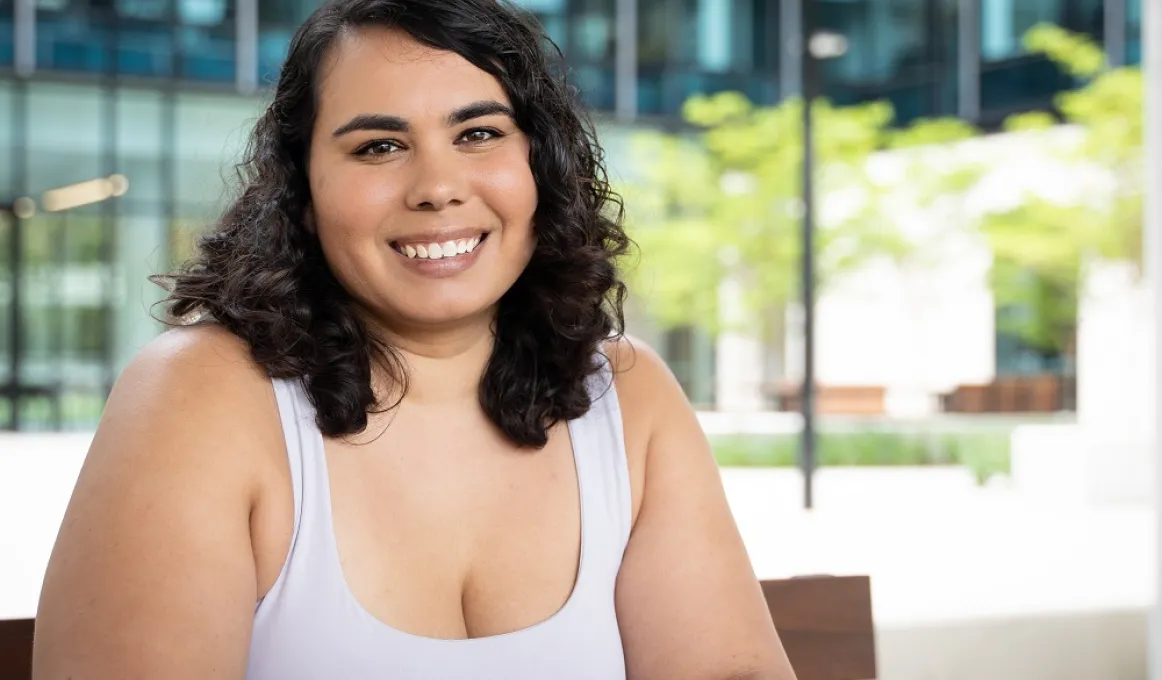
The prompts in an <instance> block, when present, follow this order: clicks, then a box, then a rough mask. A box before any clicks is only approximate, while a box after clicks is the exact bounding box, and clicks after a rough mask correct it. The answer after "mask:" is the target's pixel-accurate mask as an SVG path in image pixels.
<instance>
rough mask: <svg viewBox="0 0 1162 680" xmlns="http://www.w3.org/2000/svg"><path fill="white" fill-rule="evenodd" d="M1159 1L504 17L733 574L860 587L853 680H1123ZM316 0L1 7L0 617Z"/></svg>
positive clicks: (97, 1)
mask: <svg viewBox="0 0 1162 680" xmlns="http://www.w3.org/2000/svg"><path fill="white" fill-rule="evenodd" d="M1156 1H1157V0H811V1H809V2H806V3H804V2H802V1H801V0H525V1H524V2H520V3H518V4H521V5H523V6H524V7H525V8H527V9H528V10H529V11H531V12H532V13H534V14H535V15H536V16H537V17H538V18H539V20H540V21H541V23H542V24H543V25H544V27H545V28H546V29H547V32H548V34H549V35H550V37H551V38H552V39H553V40H554V41H555V42H556V43H557V44H558V45H559V46H560V47H561V48H562V50H563V51H564V53H565V55H566V57H567V60H568V63H569V67H570V76H569V77H570V79H571V81H572V82H573V84H574V85H575V86H576V87H577V88H578V90H579V92H580V95H581V97H582V98H583V99H584V101H585V102H586V103H587V104H588V105H589V106H590V107H591V109H592V111H593V115H594V117H595V120H596V122H597V125H598V127H599V131H600V135H601V139H602V141H603V142H604V145H605V148H606V152H607V156H608V158H607V160H608V164H609V168H610V175H611V180H612V181H613V183H614V184H615V185H616V187H617V188H618V190H619V191H621V192H622V193H623V195H624V196H625V198H626V208H627V225H628V229H629V231H630V233H631V236H632V237H633V238H634V240H635V241H636V242H637V244H638V246H639V250H638V252H636V253H635V254H634V256H633V257H632V258H631V259H630V261H628V262H626V263H625V265H626V272H627V276H628V278H629V279H630V281H631V284H632V285H631V290H632V293H633V295H632V298H631V300H630V310H629V312H630V314H629V316H630V318H629V328H628V330H629V332H630V333H632V334H634V335H636V336H639V337H641V338H643V339H645V340H646V341H647V342H648V343H650V344H651V345H652V346H653V347H655V348H656V349H658V350H659V351H660V352H661V353H662V355H663V356H664V357H665V359H666V360H667V362H668V363H669V365H670V367H671V368H672V370H673V371H674V373H675V374H676V375H677V377H678V379H679V381H680V382H681V384H682V386H683V388H684V389H685V390H686V393H687V395H688V396H689V398H690V400H691V401H692V403H693V404H694V405H695V407H696V408H697V409H698V411H699V416H700V418H701V419H702V423H703V426H704V428H705V430H706V432H707V434H708V436H709V437H710V439H711V442H712V444H713V446H714V451H715V454H716V456H717V457H718V460H719V462H720V464H721V466H722V474H723V479H724V482H725V484H726V487H727V491H728V494H729V496H730V501H731V505H732V508H733V509H734V512H735V515H736V518H737V519H738V522H739V524H740V527H741V529H742V531H743V534H744V538H745V539H746V541H747V547H748V550H749V551H750V553H751V557H752V561H753V563H754V565H755V569H756V571H757V572H758V573H759V575H760V576H761V577H763V578H769V577H789V576H799V575H804V574H819V573H827V574H867V575H870V577H871V584H872V595H873V606H874V613H875V624H876V635H877V649H878V652H879V673H880V677H881V678H885V679H887V680H913V679H915V680H921V679H954V678H955V679H960V678H965V679H969V678H972V679H974V680H979V679H980V678H989V679H990V680H997V679H1007V678H1013V679H1014V680H1016V679H1020V680H1037V679H1040V678H1053V679H1054V680H1062V679H1066V678H1077V679H1078V680H1122V679H1126V680H1139V679H1142V678H1145V677H1147V674H1148V664H1147V658H1148V653H1147V648H1148V646H1149V645H1148V633H1147V631H1148V626H1147V621H1148V612H1149V610H1150V608H1151V607H1152V604H1153V602H1154V594H1155V581H1156V579H1157V576H1156V574H1157V569H1156V566H1155V564H1156V562H1155V557H1154V552H1155V547H1156V546H1155V543H1156V541H1155V536H1156V526H1157V522H1156V521H1155V515H1154V512H1153V510H1152V506H1151V501H1152V497H1153V488H1154V484H1153V479H1154V470H1155V465H1154V463H1155V460H1156V459H1157V457H1158V454H1157V449H1156V447H1154V442H1153V426H1154V422H1155V416H1156V413H1157V404H1158V401H1157V398H1156V388H1155V381H1154V370H1155V367H1156V362H1155V359H1154V351H1155V350H1154V345H1153V341H1152V338H1153V337H1154V335H1153V332H1154V331H1153V328H1154V321H1155V319H1154V316H1155V315H1154V308H1153V306H1152V304H1153V303H1152V300H1154V299H1155V298H1154V297H1153V296H1152V295H1151V292H1150V289H1149V286H1148V284H1149V283H1150V281H1151V279H1150V278H1148V277H1147V276H1146V275H1145V274H1146V273H1147V272H1146V269H1145V267H1144V259H1143V258H1144V253H1145V252H1147V250H1148V248H1147V247H1146V245H1144V244H1148V243H1149V238H1144V236H1143V235H1144V233H1146V231H1145V230H1144V229H1143V223H1144V220H1145V216H1146V215H1147V213H1148V212H1149V210H1148V209H1147V208H1145V207H1144V206H1148V205H1150V201H1152V200H1154V197H1153V195H1151V196H1150V197H1149V198H1147V196H1146V185H1147V177H1150V176H1152V177H1154V178H1155V180H1157V179H1158V177H1159V175H1158V174H1157V173H1155V174H1153V175H1151V174H1150V171H1149V168H1148V167H1147V160H1148V159H1150V158H1151V157H1154V158H1157V157H1159V155H1160V152H1162V147H1160V148H1157V149H1155V151H1154V152H1153V153H1152V154H1146V153H1144V139H1146V138H1149V134H1146V133H1145V132H1144V128H1145V127H1148V126H1147V125H1144V123H1147V122H1148V120H1147V118H1146V117H1144V115H1143V107H1144V101H1145V99H1146V90H1145V88H1144V83H1146V80H1145V79H1144V78H1143V75H1142V70H1141V68H1140V63H1141V61H1142V54H1143V49H1142V45H1143V37H1142V36H1143V19H1142V17H1143V10H1144V5H1147V4H1149V3H1154V2H1156ZM316 6H317V2H314V1H312V0H0V427H2V428H4V429H5V430H6V431H5V432H0V618H5V617H27V616H32V615H33V614H34V613H35V603H36V597H37V594H38V591H39V585H40V577H41V574H42V572H43V568H44V563H45V561H46V560H47V557H48V551H49V549H50V548H51V544H52V541H53V539H54V538H55V533H56V528H57V526H58V525H59V521H60V517H61V514H62V513H63V510H64V503H65V502H67V498H68V494H69V492H70V491H71V489H72V484H73V482H74V480H75V477H76V472H77V470H78V468H79V465H80V462H81V460H82V459H83V456H84V452H85V449H86V447H87V445H88V441H89V438H91V433H92V430H93V428H94V427H95V426H96V423H97V422H98V420H99V417H100V414H101V409H102V406H103V403H104V399H105V397H106V395H107V394H108V392H109V390H110V388H111V385H112V383H113V381H114V380H115V379H116V376H117V375H118V372H119V371H120V369H121V368H122V367H123V366H124V365H125V363H126V362H127V361H128V360H129V358H130V357H131V356H132V355H133V354H134V353H135V352H136V351H137V350H138V349H139V348H140V347H141V346H142V345H143V344H144V343H146V342H148V340H149V339H150V338H152V337H153V336H154V335H156V334H157V333H158V332H159V331H160V326H159V325H158V324H157V323H156V322H155V321H153V320H152V318H151V316H150V313H149V312H150V308H151V305H152V304H153V303H155V302H157V301H158V300H159V299H160V298H161V296H162V291H161V289H160V288H157V287H156V286H154V285H153V284H151V283H149V282H148V281H147V280H146V277H147V276H148V275H150V274H153V273H158V272H162V271H165V270H168V269H170V268H172V267H174V266H176V265H177V264H180V263H181V262H183V261H184V260H186V259H187V258H188V257H189V256H190V255H191V253H192V252H193V247H194V239H195V238H196V236H197V234H198V233H200V232H201V231H203V230H205V229H206V228H208V227H209V226H210V225H211V224H212V222H213V220H214V219H215V217H216V216H217V214H218V213H219V211H220V210H221V209H222V207H223V205H224V202H225V201H226V200H227V199H228V198H229V196H230V195H231V191H232V189H231V183H232V182H233V178H234V165H233V164H234V163H235V162H236V161H237V160H238V159H239V157H240V153H241V150H242V148H243V146H244V144H245V142H246V135H247V133H248V128H249V126H250V125H251V124H252V123H253V121H254V119H255V118H256V116H257V115H258V114H259V113H260V112H261V110H262V108H263V106H264V105H265V103H266V101H267V100H268V97H269V88H270V86H271V84H272V83H273V82H274V80H275V79H276V78H277V74H278V72H279V68H280V64H281V61H282V59H283V57H284V55H285V51H286V48H287V44H288V41H289V39H290V37H291V35H292V33H293V32H294V30H295V28H296V27H297V25H298V24H299V23H300V22H301V21H302V20H303V19H305V18H306V16H307V15H308V14H309V13H310V12H311V11H312V10H313V9H314V8H315V7H316ZM1149 9H1150V10H1151V11H1153V10H1154V8H1153V6H1151V7H1150V8H1149ZM1158 13H1159V14H1162V8H1160V9H1159V10H1158ZM1155 21H1157V20H1155ZM1159 33H1162V31H1159ZM1159 49H1162V48H1159ZM1153 77H1154V78H1156V79H1157V78H1160V77H1162V74H1157V73H1155V74H1153ZM804 101H809V102H810V103H811V105H810V106H807V107H805V106H804ZM805 108H806V111H805V110H804V109H805ZM1155 115H1162V110H1159V111H1157V112H1156V114H1155ZM804 123H807V124H808V125H809V126H810V128H811V129H812V130H813V134H812V136H811V137H810V138H811V139H812V140H813V144H812V145H811V153H810V154H805V153H804V144H803V140H804V135H803V130H804ZM1158 141H1160V142H1162V140H1158ZM1157 143H1158V142H1156V144H1157ZM808 155H809V158H810V160H809V164H808V167H809V168H810V170H811V172H810V177H811V180H812V181H811V182H810V183H806V184H805V183H804V181H803V180H804V173H803V171H802V168H803V167H804V157H805V156H808ZM1152 188H1153V190H1154V191H1157V190H1158V188H1159V187H1158V186H1154V187H1152ZM1157 226H1158V228H1159V229H1162V223H1160V224H1159V225H1157ZM806 233H810V237H811V240H812V242H813V247H812V248H811V249H810V250H809V251H807V254H808V255H809V256H810V257H808V258H805V257H804V255H805V251H804V247H803V245H804V242H805V241H804V236H805V234H806ZM1151 238H1153V237H1151ZM805 262H809V263H810V269H809V270H808V272H807V274H808V275H807V276H804V269H803V267H804V263H805ZM805 300H810V301H811V303H810V304H805V303H804V301H805ZM808 349H810V350H811V351H810V352H808V351H807V350H808ZM805 376H811V377H812V378H813V379H812V380H811V381H810V385H811V386H813V387H812V389H811V390H810V394H809V397H808V399H807V401H806V404H805V402H804V398H803V397H804V390H803V386H804V382H805V379H806V378H805ZM805 405H806V406H808V407H809V408H805ZM805 411H806V412H807V417H805V416H804V412H805ZM804 432H806V436H804ZM805 440H807V441H809V442H813V443H814V446H813V447H812V450H813V451H814V456H813V458H814V467H815V468H816V469H815V470H813V471H811V474H810V478H811V482H812V483H811V485H810V489H811V492H810V498H808V497H807V496H806V494H807V491H806V489H807V486H806V484H805V476H804V473H803V472H802V471H801V470H800V469H799V468H798V465H799V463H800V456H801V452H802V451H803V449H804V441H805ZM808 500H810V505H811V506H812V507H811V508H810V509H807V508H806V507H805V506H806V505H807V504H808V503H807V502H806V501H808ZM1160 673H1162V672H1160ZM1155 677H1162V675H1159V676H1155Z"/></svg>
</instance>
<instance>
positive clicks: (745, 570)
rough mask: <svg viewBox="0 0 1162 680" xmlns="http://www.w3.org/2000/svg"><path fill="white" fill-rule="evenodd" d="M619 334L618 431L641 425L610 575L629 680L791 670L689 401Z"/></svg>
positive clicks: (780, 676)
mask: <svg viewBox="0 0 1162 680" xmlns="http://www.w3.org/2000/svg"><path fill="white" fill-rule="evenodd" d="M625 344H626V343H624V342H623V343H622V348H621V351H620V354H622V355H623V357H625V358H623V359H622V361H620V362H615V364H617V363H621V364H622V365H623V366H629V368H628V369H626V370H624V371H623V372H622V373H621V374H620V375H619V377H618V383H617V386H618V394H619V397H620V398H621V402H622V407H623V413H624V417H625V419H626V431H627V433H628V432H633V431H641V430H642V428H645V432H646V433H647V434H648V440H647V441H648V444H647V449H646V454H645V476H644V478H645V481H644V484H643V490H642V492H641V506H640V510H639V512H638V516H637V521H636V523H635V525H634V529H633V534H632V535H631V537H630V540H629V546H628V547H627V549H626V553H625V558H624V561H623V563H622V567H621V572H620V574H619V576H618V584H617V617H618V622H619V623H620V626H621V632H622V640H623V642H624V646H625V657H626V670H627V674H628V678H629V680H734V679H747V680H751V679H753V680H794V677H795V676H794V672H793V671H792V670H791V666H790V664H789V663H788V661H787V657H786V655H785V654H784V652H783V648H782V645H781V644H780V642H779V638H778V635H777V634H776V632H775V628H774V624H773V623H772V621H771V616H770V613H769V612H768V611H767V606H766V602H765V601H764V599H763V596H762V591H761V589H760V588H759V585H758V581H757V579H756V578H755V575H754V572H753V571H752V569H751V565H750V560H749V558H748V557H747V553H746V549H745V547H744V546H743V543H742V539H741V537H740V535H739V532H738V529H737V528H736V526H735V523H734V518H733V517H732V516H731V513H730V508H729V507H728V505H727V502H726V494H725V493H724V492H723V488H722V482H721V479H720V477H719V473H718V467H717V465H716V464H715V461H714V457H713V455H712V454H711V451H710V446H709V444H708V443H707V441H706V437H705V436H704V435H703V433H702V429H701V427H700V426H699V424H698V420H697V418H696V417H695V415H694V411H693V409H692V408H691V407H690V405H689V403H688V402H687V400H686V397H685V395H684V394H683V393H682V390H681V388H680V387H679V385H678V383H677V381H676V380H674V378H673V376H672V375H671V374H670V371H669V369H668V368H667V367H666V366H665V364H664V363H663V362H662V360H661V359H660V358H659V357H658V356H657V355H656V354H655V353H653V352H652V351H650V350H649V349H648V348H645V347H644V346H641V345H635V347H634V348H627V347H625ZM635 350H636V351H635ZM627 436H628V435H627Z"/></svg>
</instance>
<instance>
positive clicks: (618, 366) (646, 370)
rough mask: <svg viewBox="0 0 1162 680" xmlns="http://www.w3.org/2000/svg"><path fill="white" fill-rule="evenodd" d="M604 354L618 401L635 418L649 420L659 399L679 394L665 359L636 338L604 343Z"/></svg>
mask: <svg viewBox="0 0 1162 680" xmlns="http://www.w3.org/2000/svg"><path fill="white" fill-rule="evenodd" d="M603 354H604V355H605V356H606V358H607V359H608V360H609V365H610V368H611V370H612V372H613V383H614V387H615V388H616V389H617V393H618V399H619V401H621V402H622V407H623V409H625V408H626V407H628V408H629V410H630V411H631V412H632V413H631V415H632V416H633V417H634V418H647V417H650V416H651V415H652V413H653V411H654V410H655V407H654V405H655V404H656V403H657V401H658V397H661V396H670V397H673V396H674V395H680V394H681V393H682V390H681V387H680V386H679V385H678V382H677V380H676V379H675V378H674V375H673V373H671V372H670V368H669V366H668V365H667V364H666V362H665V360H664V359H662V357H661V355H659V354H658V353H657V352H656V351H655V350H654V349H653V348H652V347H650V346H649V345H648V344H646V343H645V342H644V341H642V340H641V339H639V338H635V337H633V336H629V335H623V336H620V337H618V338H614V339H610V340H607V341H606V342H605V345H604V351H603Z"/></svg>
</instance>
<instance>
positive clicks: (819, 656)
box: [0, 576, 876, 680]
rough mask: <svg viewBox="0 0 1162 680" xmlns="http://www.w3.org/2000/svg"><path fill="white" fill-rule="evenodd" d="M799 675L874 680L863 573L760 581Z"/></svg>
mask: <svg viewBox="0 0 1162 680" xmlns="http://www.w3.org/2000/svg"><path fill="white" fill-rule="evenodd" d="M762 588H763V595H764V596H765V597H766V599H767V605H768V606H769V607H770V610H771V617H772V618H773V619H774V621H775V628H776V629H778V631H779V635H780V637H781V638H782V640H783V647H784V648H785V649H786V650H787V656H788V657H789V658H790V659H791V665H792V666H794V668H795V674H796V675H797V676H798V680H873V679H874V678H875V675H876V651H875V634H874V632H873V628H872V615H871V588H870V582H869V580H868V578H867V577H866V576H811V577H804V578H793V579H780V580H774V581H763V582H762ZM32 629H33V620H32V619H12V620H0V680H29V678H30V677H31V668H32Z"/></svg>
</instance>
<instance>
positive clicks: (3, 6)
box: [0, 0, 16, 68]
mask: <svg viewBox="0 0 1162 680" xmlns="http://www.w3.org/2000/svg"><path fill="white" fill-rule="evenodd" d="M13 10H14V5H13V2H12V0H0V68H3V67H5V66H11V65H12V57H13V53H14V51H15V47H16V46H15V44H14V41H13V38H14V37H15V33H14V31H13V25H12V24H13V19H14V16H13Z"/></svg>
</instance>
